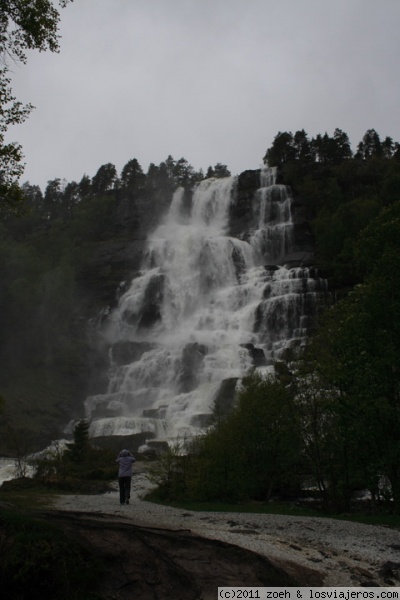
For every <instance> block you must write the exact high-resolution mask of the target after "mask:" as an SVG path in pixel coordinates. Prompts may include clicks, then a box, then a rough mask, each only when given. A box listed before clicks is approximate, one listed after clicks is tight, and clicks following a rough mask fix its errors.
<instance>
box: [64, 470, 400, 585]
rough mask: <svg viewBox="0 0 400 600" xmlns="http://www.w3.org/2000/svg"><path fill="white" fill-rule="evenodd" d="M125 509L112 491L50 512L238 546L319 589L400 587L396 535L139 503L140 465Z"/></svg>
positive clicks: (310, 520)
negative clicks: (303, 575)
mask: <svg viewBox="0 0 400 600" xmlns="http://www.w3.org/2000/svg"><path fill="white" fill-rule="evenodd" d="M135 467H136V472H135V475H134V477H133V479H132V496H131V501H130V504H129V505H127V506H120V504H119V496H118V491H117V489H115V490H114V491H111V492H109V493H107V494H103V495H98V496H81V495H79V496H78V495H73V496H72V495H71V496H59V497H58V498H57V500H56V501H55V503H54V508H56V509H60V510H66V511H77V512H87V513H92V514H93V515H95V514H96V513H101V514H103V515H104V514H110V515H112V516H113V518H121V519H123V520H125V519H129V521H130V522H132V523H134V524H137V525H142V526H144V525H145V526H149V527H154V528H168V529H174V530H190V531H191V532H193V533H196V534H198V535H201V536H202V537H206V538H213V539H218V540H221V541H224V542H227V543H230V544H234V545H237V546H241V547H243V548H246V549H248V550H252V551H253V552H257V553H258V554H261V555H264V556H266V557H268V558H269V559H270V560H273V561H274V562H276V563H277V564H280V565H283V564H286V565H287V564H290V563H294V564H295V565H298V566H302V567H306V568H308V569H313V570H315V571H318V572H319V573H320V574H321V575H322V577H323V582H324V583H323V585H324V586H366V585H370V586H376V585H381V586H395V585H396V586H398V585H400V534H399V531H397V530H393V529H389V528H385V527H376V526H370V525H362V524H358V523H350V522H346V521H338V520H334V519H325V518H315V517H291V516H283V515H263V514H239V513H210V512H194V511H186V510H183V509H175V508H171V507H167V506H161V505H158V504H153V503H151V502H146V501H143V500H142V498H143V497H144V496H145V494H146V493H147V492H148V490H149V488H150V487H151V484H149V482H148V480H147V478H146V476H145V473H144V472H143V471H142V470H141V467H140V466H136V465H135Z"/></svg>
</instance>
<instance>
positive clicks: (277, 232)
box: [85, 169, 324, 439]
mask: <svg viewBox="0 0 400 600" xmlns="http://www.w3.org/2000/svg"><path fill="white" fill-rule="evenodd" d="M236 183H237V178H235V177H228V178H224V179H207V180H204V181H202V182H201V183H200V184H199V185H198V187H197V188H196V190H195V192H194V194H193V198H192V206H191V211H189V210H188V208H187V205H184V193H183V190H182V189H178V190H177V191H176V192H175V194H174V196H173V199H172V202H171V206H170V210H169V213H168V214H167V216H166V217H165V219H164V220H163V222H162V223H161V224H160V225H159V227H157V229H156V230H155V231H153V232H152V234H151V235H150V236H149V238H148V242H147V249H146V252H145V255H144V258H143V264H142V270H141V272H140V273H139V274H138V276H137V277H135V279H134V280H133V281H132V283H131V286H130V288H129V289H128V290H127V291H126V292H125V293H124V294H123V295H122V297H121V298H120V300H119V303H118V306H117V307H116V308H115V310H113V311H112V312H111V314H110V316H109V318H108V320H107V323H106V325H105V328H104V331H103V334H104V336H105V337H106V339H107V341H108V343H109V345H110V373H109V386H108V390H107V393H106V394H101V395H97V396H91V397H89V398H88V399H87V400H86V403H85V408H86V415H87V417H88V419H90V421H91V426H90V434H91V435H92V436H94V437H96V436H104V435H131V434H140V433H146V432H148V433H149V435H151V436H153V437H156V438H161V439H169V438H173V437H176V436H183V435H192V434H194V433H196V432H197V431H199V428H201V427H202V426H204V425H205V424H206V423H207V422H208V418H209V415H210V413H211V411H212V407H213V402H214V400H215V398H216V397H217V394H218V392H219V390H220V388H221V384H222V382H223V381H225V380H228V379H235V378H236V379H239V378H241V377H242V376H243V375H244V374H245V373H246V372H247V371H248V370H249V369H251V368H252V367H253V366H257V367H258V368H264V369H266V368H268V365H270V364H271V362H272V360H273V359H274V358H276V357H279V356H280V354H281V353H282V352H283V351H284V350H285V349H286V348H288V347H290V346H292V345H293V344H297V343H301V342H302V340H303V339H304V336H305V334H306V331H307V326H308V325H309V319H310V318H312V315H313V314H314V312H315V309H316V303H317V297H318V294H319V293H320V292H321V290H322V289H323V285H324V284H323V281H322V280H320V279H319V278H318V277H317V275H316V273H315V272H314V271H313V270H310V269H304V268H300V267H298V268H288V267H285V266H284V258H285V255H287V254H288V253H290V251H291V243H292V242H291V240H292V231H293V223H292V216H291V197H290V190H289V189H288V188H287V187H286V186H282V185H277V184H276V183H275V171H274V170H273V169H266V170H263V171H262V172H261V177H260V189H259V190H258V191H257V193H256V194H255V198H254V213H255V222H256V223H257V226H256V227H255V228H254V230H252V231H251V232H250V235H249V239H248V241H242V240H239V239H237V238H233V237H230V236H229V209H230V206H231V204H232V202H233V201H234V198H235V189H236Z"/></svg>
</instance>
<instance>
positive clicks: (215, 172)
mask: <svg viewBox="0 0 400 600" xmlns="http://www.w3.org/2000/svg"><path fill="white" fill-rule="evenodd" d="M230 175H231V172H230V171H229V169H228V167H227V166H226V165H223V164H222V163H217V164H216V165H214V167H211V166H210V167H208V169H207V175H206V177H207V178H210V177H216V178H222V177H230Z"/></svg>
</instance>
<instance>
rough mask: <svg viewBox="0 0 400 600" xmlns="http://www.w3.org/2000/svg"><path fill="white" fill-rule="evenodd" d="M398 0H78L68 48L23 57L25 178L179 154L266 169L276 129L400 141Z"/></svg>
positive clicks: (65, 21)
mask: <svg viewBox="0 0 400 600" xmlns="http://www.w3.org/2000/svg"><path fill="white" fill-rule="evenodd" d="M399 31H400V1H399V0H379V1H378V0H75V1H74V3H73V4H71V5H68V6H67V8H66V9H64V10H62V11H61V29H60V33H61V35H62V38H61V42H60V44H61V52H60V53H59V54H51V53H50V52H46V53H37V52H36V53H35V52H32V53H30V54H29V59H28V64H27V65H26V66H13V67H12V69H13V80H12V81H13V89H14V92H15V94H16V95H17V98H18V99H19V100H22V101H24V102H32V104H34V105H35V107H36V109H35V111H34V112H33V113H32V114H31V116H30V117H29V119H28V120H27V121H26V122H25V123H24V124H22V125H19V126H17V127H15V128H13V130H12V132H11V135H10V136H9V138H10V139H13V140H16V141H18V142H20V143H21V144H22V145H23V149H24V154H25V162H26V169H25V174H24V176H23V177H22V180H21V181H26V180H29V181H30V183H31V184H37V185H40V186H41V188H42V189H43V190H44V188H45V186H46V184H47V181H48V180H51V179H54V178H56V177H60V178H65V179H67V181H73V180H75V181H80V179H81V178H82V176H83V174H87V175H89V176H90V177H92V176H93V175H95V173H96V171H97V169H98V168H99V167H100V166H101V165H103V164H105V163H108V162H111V163H113V164H115V166H116V167H117V170H118V173H120V171H121V169H122V167H123V166H124V165H125V164H126V163H127V162H128V160H130V159H132V158H137V159H138V161H139V163H140V164H141V166H142V168H143V170H144V171H147V168H148V166H149V164H150V162H154V163H155V164H157V165H158V164H159V163H160V162H161V161H163V160H165V159H166V158H167V156H168V155H169V154H171V155H172V156H173V157H174V158H175V159H176V160H178V159H179V158H181V157H184V158H186V160H188V161H189V163H190V164H192V165H193V167H194V168H195V169H196V170H198V169H200V168H202V169H203V170H206V169H207V167H208V166H209V165H214V164H215V163H217V162H222V163H224V164H226V165H227V166H228V168H229V169H230V170H231V171H232V174H237V173H240V172H241V171H244V170H245V169H257V168H258V167H259V166H260V165H261V163H262V158H263V156H264V154H265V151H266V149H267V148H268V147H270V146H271V144H272V141H273V139H274V137H275V135H276V134H277V133H278V131H292V132H293V133H294V132H295V131H297V130H299V129H305V130H306V132H307V133H308V134H309V136H310V137H312V136H315V135H316V134H317V133H324V132H325V131H327V132H328V134H329V135H332V134H333V131H334V129H335V128H336V127H339V128H340V129H342V130H343V131H345V132H346V133H347V134H348V135H349V138H350V142H351V145H352V148H353V149H355V148H356V146H357V144H358V142H359V141H360V140H361V138H362V136H363V135H364V133H365V132H366V130H367V129H370V128H374V129H376V131H377V132H378V133H379V135H380V136H381V139H383V138H385V137H386V136H391V137H392V138H394V140H395V141H400V115H399V112H400V68H399V57H400V35H399Z"/></svg>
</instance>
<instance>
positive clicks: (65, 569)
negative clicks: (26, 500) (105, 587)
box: [0, 510, 103, 600]
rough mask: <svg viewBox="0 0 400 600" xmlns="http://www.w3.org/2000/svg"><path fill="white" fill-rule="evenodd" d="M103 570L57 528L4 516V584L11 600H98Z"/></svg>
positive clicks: (0, 543)
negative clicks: (30, 599)
mask: <svg viewBox="0 0 400 600" xmlns="http://www.w3.org/2000/svg"><path fill="white" fill-rule="evenodd" d="M102 570H103V565H102V564H101V562H100V560H99V559H97V558H93V557H92V556H90V555H89V553H88V552H87V551H86V550H85V549H84V548H83V547H81V546H80V545H79V544H78V543H76V542H75V541H73V540H71V539H69V538H68V537H66V536H65V535H64V534H63V533H62V532H61V531H60V530H58V529H57V528H56V527H53V526H51V525H48V524H46V523H45V522H44V521H42V520H39V519H33V518H29V517H26V516H22V515H20V514H14V513H12V512H9V511H4V510H3V511H2V512H1V514H0V580H1V585H2V589H3V591H7V598H9V599H10V600H14V599H15V600H17V599H19V598H28V597H29V598H32V600H39V599H40V600H42V599H43V598H57V599H58V600H71V599H75V600H83V599H85V600H90V599H93V600H95V598H100V596H98V595H96V594H94V593H93V591H92V590H93V589H95V588H96V587H97V583H98V579H99V578H100V577H101V573H102Z"/></svg>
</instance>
